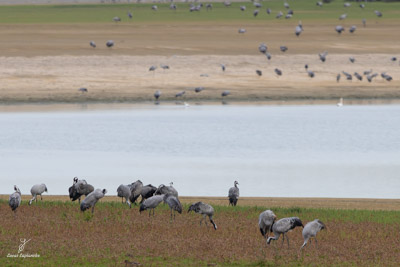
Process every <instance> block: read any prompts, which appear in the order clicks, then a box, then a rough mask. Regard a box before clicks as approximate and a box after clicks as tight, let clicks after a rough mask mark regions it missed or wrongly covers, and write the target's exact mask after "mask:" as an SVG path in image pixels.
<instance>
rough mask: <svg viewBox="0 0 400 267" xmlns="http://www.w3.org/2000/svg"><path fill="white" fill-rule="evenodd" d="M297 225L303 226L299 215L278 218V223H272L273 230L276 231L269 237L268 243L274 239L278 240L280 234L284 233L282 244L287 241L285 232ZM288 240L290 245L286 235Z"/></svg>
mask: <svg viewBox="0 0 400 267" xmlns="http://www.w3.org/2000/svg"><path fill="white" fill-rule="evenodd" d="M297 226H301V227H304V226H303V223H302V222H301V220H300V219H299V218H298V217H289V218H283V219H280V220H278V221H277V222H276V223H274V224H273V225H272V232H274V236H272V237H268V239H267V244H269V243H270V242H271V241H272V240H278V239H279V236H280V235H281V234H282V235H283V237H282V245H283V243H284V241H285V234H286V233H287V232H289V230H292V229H294V228H296V227H297ZM286 241H287V244H288V247H289V238H288V237H287V236H286Z"/></svg>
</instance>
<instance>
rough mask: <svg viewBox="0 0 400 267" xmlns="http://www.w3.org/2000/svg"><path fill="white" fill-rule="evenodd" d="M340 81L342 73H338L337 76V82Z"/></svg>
mask: <svg viewBox="0 0 400 267" xmlns="http://www.w3.org/2000/svg"><path fill="white" fill-rule="evenodd" d="M339 81H340V73H338V75H336V82H339Z"/></svg>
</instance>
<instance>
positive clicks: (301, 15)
mask: <svg viewBox="0 0 400 267" xmlns="http://www.w3.org/2000/svg"><path fill="white" fill-rule="evenodd" d="M261 3H262V5H263V6H262V8H260V13H259V14H258V16H257V17H256V18H255V17H254V16H253V11H254V10H255V9H256V8H255V7H254V6H253V4H252V3H251V2H243V3H237V2H235V3H232V5H231V6H230V7H226V6H225V5H224V4H223V3H213V9H212V11H206V8H205V7H203V8H202V10H201V11H200V12H189V4H188V3H180V2H179V3H177V6H178V9H177V10H176V11H174V10H171V9H169V4H156V5H157V6H158V10H157V11H153V10H152V9H151V6H152V5H153V4H79V5H30V6H29V5H26V6H25V5H18V6H1V7H0V23H107V22H110V21H111V20H112V18H113V17H115V16H119V17H120V18H121V19H122V23H126V22H129V23H135V22H146V23H150V22H151V23H158V22H188V21H193V22H201V21H203V22H235V21H236V22H238V21H246V22H254V23H261V22H265V21H277V19H275V16H276V14H277V13H278V12H279V11H282V12H283V13H284V14H286V11H287V10H286V8H284V6H283V1H268V2H261ZM288 3H289V4H290V8H291V9H292V10H293V11H294V16H293V18H292V19H287V20H286V19H285V18H284V17H282V18H281V19H280V21H281V22H280V23H292V20H322V19H323V20H324V21H334V20H338V18H339V16H340V15H341V14H343V13H347V14H348V20H350V21H352V20H360V19H362V18H366V19H367V20H368V19H377V17H376V15H375V14H374V10H379V11H381V12H382V13H383V17H382V18H379V20H396V21H397V20H399V19H400V3H399V2H397V3H382V2H373V3H366V7H365V8H364V9H361V8H360V7H359V4H358V3H356V2H352V6H351V7H348V8H345V7H344V6H343V1H334V2H332V3H330V4H324V5H323V6H322V7H318V6H316V4H315V3H316V1H307V0H302V1H288ZM241 5H245V6H246V7H247V9H246V11H244V12H242V11H241V10H240V9H239V6H241ZM267 7H268V8H270V9H271V10H272V13H271V14H270V15H268V14H267V13H266V9H267ZM128 11H130V12H132V13H133V19H132V20H129V19H128V16H127V12H128Z"/></svg>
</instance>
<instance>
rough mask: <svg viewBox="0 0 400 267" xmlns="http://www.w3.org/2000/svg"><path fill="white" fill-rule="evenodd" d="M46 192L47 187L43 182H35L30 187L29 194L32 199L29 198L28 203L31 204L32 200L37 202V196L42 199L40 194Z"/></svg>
mask: <svg viewBox="0 0 400 267" xmlns="http://www.w3.org/2000/svg"><path fill="white" fill-rule="evenodd" d="M44 192H46V193H47V187H46V185H45V184H35V185H34V186H32V188H31V194H32V199H31V200H29V205H31V204H32V202H33V201H34V200H36V202H37V196H40V200H43V198H42V194H43V193H44Z"/></svg>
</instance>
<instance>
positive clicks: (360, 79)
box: [354, 72, 363, 81]
mask: <svg viewBox="0 0 400 267" xmlns="http://www.w3.org/2000/svg"><path fill="white" fill-rule="evenodd" d="M354 76H356V78H357V79H358V80H359V81H362V79H363V77H362V76H361V75H360V74H359V73H358V72H354Z"/></svg>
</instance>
